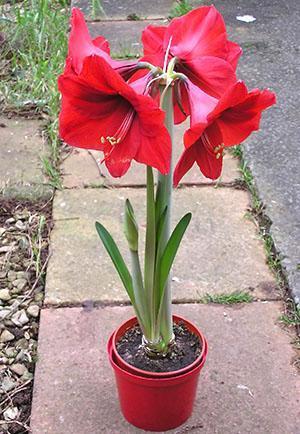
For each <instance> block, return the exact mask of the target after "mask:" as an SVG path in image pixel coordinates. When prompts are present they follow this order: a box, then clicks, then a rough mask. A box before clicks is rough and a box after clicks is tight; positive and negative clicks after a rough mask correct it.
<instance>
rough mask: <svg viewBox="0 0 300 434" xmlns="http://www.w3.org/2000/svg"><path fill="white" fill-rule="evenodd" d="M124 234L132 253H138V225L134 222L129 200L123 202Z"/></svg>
mask: <svg viewBox="0 0 300 434" xmlns="http://www.w3.org/2000/svg"><path fill="white" fill-rule="evenodd" d="M124 233H125V236H126V238H127V241H128V244H129V248H130V250H133V251H134V252H137V251H138V240H139V234H138V225H137V222H136V220H135V215H134V211H133V208H132V206H131V203H130V202H129V199H126V202H125V221H124Z"/></svg>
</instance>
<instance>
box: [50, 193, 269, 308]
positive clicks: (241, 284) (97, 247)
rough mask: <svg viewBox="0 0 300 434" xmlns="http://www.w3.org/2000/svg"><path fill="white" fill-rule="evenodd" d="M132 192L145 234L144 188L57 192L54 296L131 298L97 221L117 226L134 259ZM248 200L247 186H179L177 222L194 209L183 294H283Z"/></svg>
mask: <svg viewBox="0 0 300 434" xmlns="http://www.w3.org/2000/svg"><path fill="white" fill-rule="evenodd" d="M127 197H128V198H130V200H131V202H132V204H133V207H134V209H135V210H136V215H137V219H138V222H139V225H140V239H141V240H143V239H144V235H145V209H144V202H145V191H144V189H125V188H124V189H122V190H120V189H116V190H108V189H83V190H75V189H74V190H65V191H62V192H58V193H57V194H56V197H55V200H54V207H53V218H54V222H55V226H54V229H53V231H52V234H51V248H52V256H51V258H50V261H49V264H48V270H47V281H46V299H45V302H46V304H61V303H65V304H70V303H82V302H83V301H85V300H93V301H95V302H102V303H111V302H125V301H127V295H126V293H125V290H124V289H123V287H122V284H121V283H120V281H119V277H118V275H117V274H116V271H115V270H114V267H113V265H112V263H111V261H110V258H109V257H108V255H107V253H106V251H105V250H104V248H103V246H102V244H101V241H100V240H99V239H98V236H97V234H96V230H95V226H94V224H95V221H96V220H99V221H100V222H102V224H104V226H106V227H107V228H108V230H109V231H111V233H112V235H113V236H114V238H115V240H116V242H117V244H118V245H119V246H120V250H121V252H122V253H123V254H124V257H125V258H126V260H127V261H128V262H129V260H128V254H127V251H128V248H127V244H126V240H125V236H124V235H123V233H122V227H123V215H124V203H125V199H126V198H127ZM247 207H248V194H247V193H246V192H244V191H241V190H236V189H229V188H218V189H216V188H213V187H202V188H196V187H190V188H184V189H180V190H177V191H175V194H174V222H175V221H176V222H177V221H179V219H180V218H181V217H182V216H183V215H184V213H186V212H188V211H191V212H192V213H193V219H192V222H191V225H190V227H189V229H188V231H187V234H186V236H185V239H184V241H183V243H182V245H181V247H180V250H179V252H178V256H177V258H176V262H175V265H174V272H173V280H174V281H173V284H172V285H173V294H174V299H175V300H176V301H180V302H182V301H189V300H199V299H200V298H201V297H202V296H203V295H205V294H206V293H210V294H216V293H223V292H226V293H231V292H233V291H236V290H241V291H242V290H249V291H251V292H252V293H253V294H254V296H257V297H261V298H274V297H276V291H275V288H276V284H275V281H274V278H273V276H272V275H271V273H270V271H269V269H268V267H267V265H266V263H265V255H264V251H263V246H262V243H261V241H260V240H259V239H258V235H257V232H256V229H255V226H254V224H253V223H252V222H251V221H249V220H247V219H246V218H245V212H246V210H247ZM141 251H142V250H141Z"/></svg>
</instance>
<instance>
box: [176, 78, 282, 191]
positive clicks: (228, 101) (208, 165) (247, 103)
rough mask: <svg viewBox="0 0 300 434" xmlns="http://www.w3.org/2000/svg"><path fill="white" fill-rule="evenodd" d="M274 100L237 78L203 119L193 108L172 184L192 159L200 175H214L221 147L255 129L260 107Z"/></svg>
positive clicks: (217, 173)
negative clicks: (193, 113)
mask: <svg viewBox="0 0 300 434" xmlns="http://www.w3.org/2000/svg"><path fill="white" fill-rule="evenodd" d="M275 101H276V97H275V94H274V93H273V92H271V91H269V90H263V91H260V90H259V89H254V90H252V91H251V92H248V91H247V88H246V86H245V84H244V83H243V82H241V81H239V82H237V83H236V84H235V85H234V86H232V87H231V88H230V89H229V90H228V91H227V92H226V93H225V94H224V95H223V96H222V98H221V99H220V100H219V102H218V103H217V105H216V106H215V108H214V109H213V111H212V112H211V113H210V114H209V115H208V116H207V121H206V122H203V116H201V114H198V113H197V111H195V116H194V119H193V123H192V125H191V127H190V128H189V129H188V130H187V131H186V132H185V135H184V146H185V148H186V149H185V150H184V152H183V154H182V155H181V157H180V160H179V162H178V164H177V166H176V168H175V171H174V185H175V186H177V185H178V183H179V181H180V180H181V178H182V177H183V176H184V175H185V174H186V172H187V171H188V170H189V169H190V168H191V167H192V166H193V164H194V163H195V162H196V163H197V164H198V166H199V168H200V170H201V172H202V173H203V175H204V176H206V177H207V178H211V179H217V178H218V177H219V176H220V175H221V171H222V160H223V150H224V147H228V146H233V145H237V144H239V143H241V142H242V141H243V140H245V139H246V138H247V137H248V136H249V135H250V134H251V132H252V131H255V130H258V129H259V123H260V119H261V113H262V111H263V110H264V109H266V108H267V107H270V106H271V105H273V104H275Z"/></svg>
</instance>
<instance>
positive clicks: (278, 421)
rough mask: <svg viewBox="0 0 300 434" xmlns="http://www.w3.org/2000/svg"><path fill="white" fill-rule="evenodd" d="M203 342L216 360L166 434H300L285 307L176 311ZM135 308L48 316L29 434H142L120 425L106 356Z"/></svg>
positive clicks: (298, 391)
mask: <svg viewBox="0 0 300 434" xmlns="http://www.w3.org/2000/svg"><path fill="white" fill-rule="evenodd" d="M174 312H175V313H178V314H180V315H182V316H184V317H186V318H187V319H189V320H191V321H193V322H194V323H195V324H196V325H198V326H199V327H200V328H201V329H202V330H203V332H204V334H205V335H206V337H207V339H208V343H209V354H208V359H207V362H206V365H205V367H204V369H203V371H202V373H201V376H200V381H199V387H198V393H197V399H196V405H195V408H194V412H193V415H192V417H191V418H190V420H189V421H188V422H187V423H186V424H185V425H183V426H182V427H180V428H178V429H176V430H173V431H168V432H170V433H174V434H183V433H185V432H195V433H202V432H203V433H205V434H216V433H219V434H240V433H243V434H262V433H263V434H278V433H280V434H297V433H298V432H299V423H298V422H299V417H300V414H299V410H300V404H299V396H300V377H299V374H297V372H296V369H295V367H294V366H292V360H293V357H294V355H295V353H294V350H293V349H292V347H291V345H290V340H291V336H289V335H288V334H287V333H286V332H284V331H283V330H281V329H280V327H279V326H278V324H277V319H278V316H279V315H280V314H281V303H279V302H276V303H275V302H268V303H266V304H264V303H252V304H246V305H243V306H242V307H239V308H229V307H224V306H218V307H216V306H207V305H180V306H174ZM131 315H132V310H131V308H130V307H127V308H125V307H123V308H121V307H113V308H104V309H103V308H102V309H101V308H100V309H93V310H91V311H85V310H82V309H80V308H72V309H70V308H68V309H57V310H51V309H44V310H43V311H42V313H41V323H40V331H39V346H38V361H37V365H36V370H35V381H34V393H33V407H32V415H31V429H32V434H74V433H78V434H79V433H80V434H103V433H107V434H120V433H122V434H131V433H132V434H133V433H136V434H138V433H141V432H144V431H142V430H138V429H136V428H134V427H132V426H131V425H129V424H128V423H127V422H126V421H125V420H124V419H123V417H122V415H121V413H120V410H119V405H118V400H117V394H116V388H115V382H114V378H113V372H112V369H111V367H110V366H109V363H108V360H107V354H106V342H107V339H108V337H109V335H110V333H111V332H112V331H113V330H114V329H115V328H116V327H117V326H118V325H119V324H120V323H121V322H122V321H124V320H126V319H127V318H129V317H130V316H131Z"/></svg>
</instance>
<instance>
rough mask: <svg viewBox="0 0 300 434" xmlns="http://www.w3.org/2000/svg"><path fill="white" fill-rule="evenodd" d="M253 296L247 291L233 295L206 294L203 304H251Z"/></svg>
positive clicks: (235, 292)
mask: <svg viewBox="0 0 300 434" xmlns="http://www.w3.org/2000/svg"><path fill="white" fill-rule="evenodd" d="M252 301H253V296H252V295H251V294H249V292H246V291H234V292H232V293H231V294H225V293H222V294H206V295H205V296H204V297H203V299H202V302H203V303H215V304H237V303H251V302H252Z"/></svg>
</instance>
